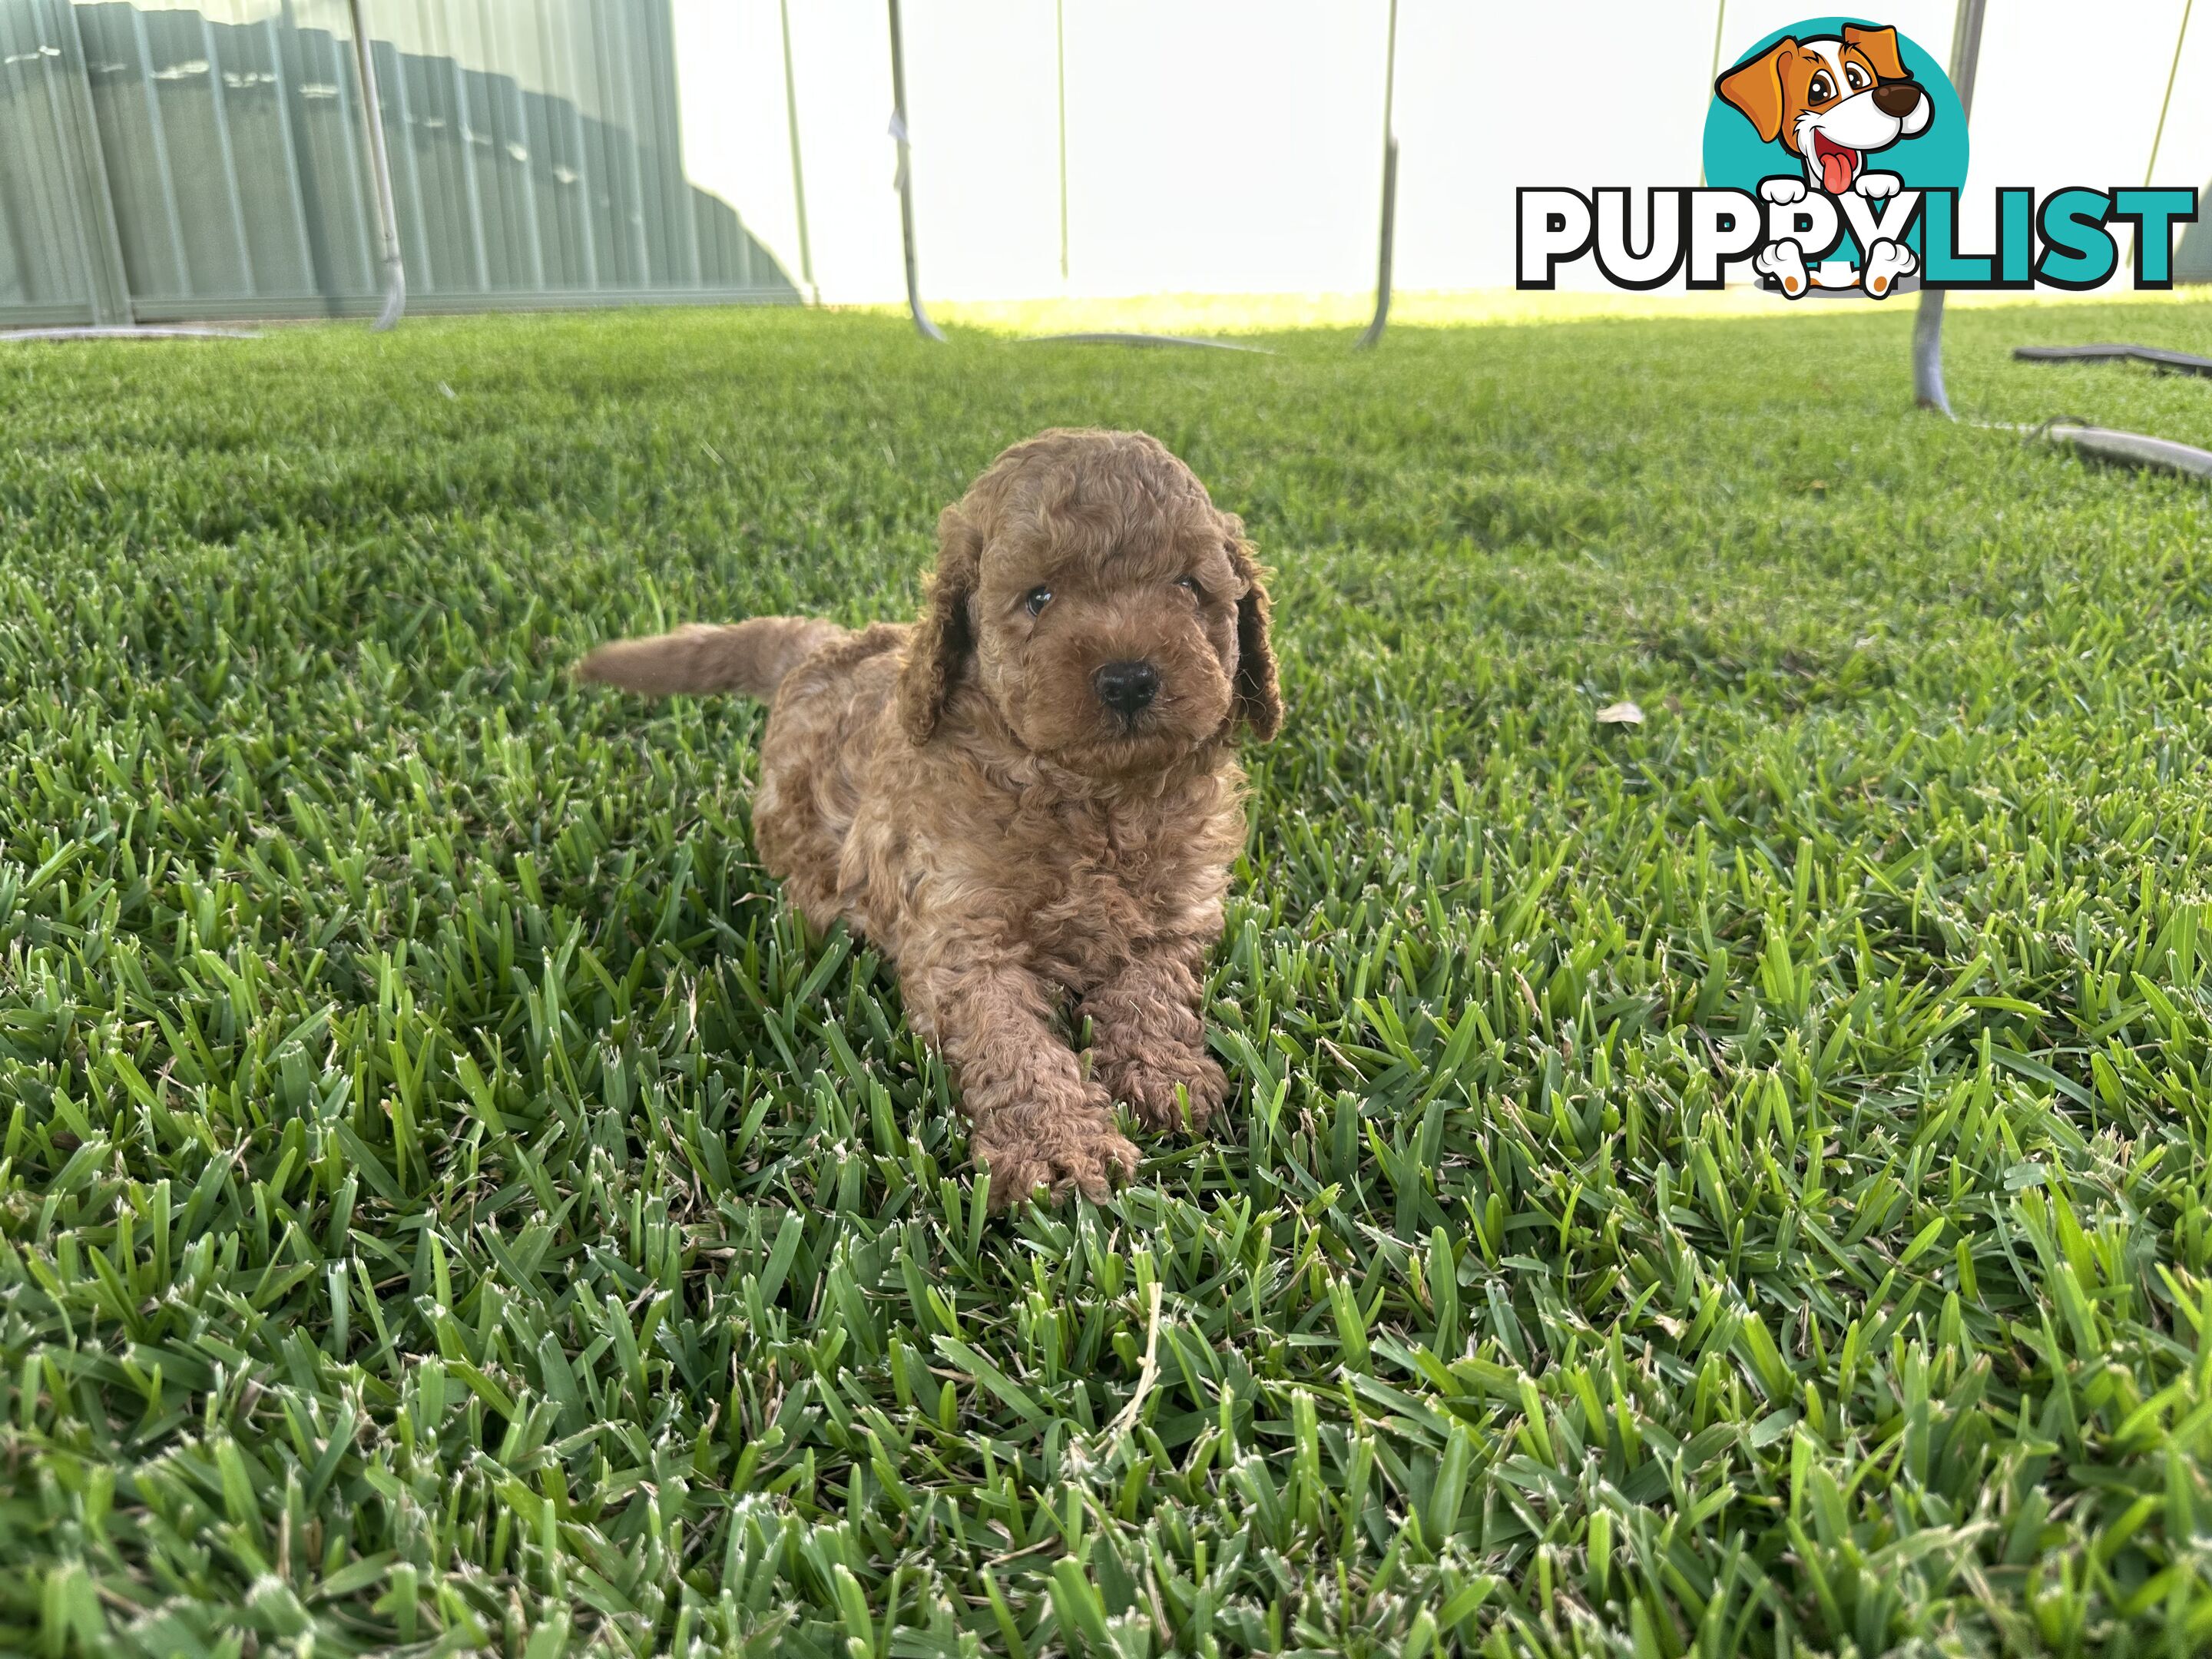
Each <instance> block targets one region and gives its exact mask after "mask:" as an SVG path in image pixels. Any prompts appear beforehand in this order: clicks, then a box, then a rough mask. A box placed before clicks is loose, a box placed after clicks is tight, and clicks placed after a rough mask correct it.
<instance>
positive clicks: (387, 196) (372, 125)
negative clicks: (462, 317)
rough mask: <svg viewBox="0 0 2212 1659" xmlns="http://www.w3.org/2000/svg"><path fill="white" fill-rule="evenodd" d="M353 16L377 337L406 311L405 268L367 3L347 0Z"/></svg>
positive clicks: (354, 53) (362, 0) (361, 0)
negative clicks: (375, 237)
mask: <svg viewBox="0 0 2212 1659" xmlns="http://www.w3.org/2000/svg"><path fill="white" fill-rule="evenodd" d="M347 4H348V6H349V9H351V11H352V13H353V58H354V65H355V68H356V70H357V72H358V73H359V75H360V76H361V108H362V116H363V118H365V119H366V120H367V121H368V171H369V176H370V178H371V179H372V180H373V181H374V184H375V185H376V224H377V229H378V231H379V232H380V234H381V238H382V240H383V244H384V309H383V310H381V311H380V312H379V313H377V314H376V322H375V324H374V328H375V330H376V331H377V332H379V333H381V332H383V331H385V330H386V329H388V328H391V327H392V326H393V325H396V324H397V323H398V321H399V315H400V313H402V312H404V310H406V309H407V266H406V263H405V261H404V260H403V259H402V258H400V254H399V209H398V204H396V203H395V202H394V201H393V200H392V158H391V157H390V156H389V155H386V152H385V148H384V103H383V100H381V99H380V98H379V97H378V96H377V91H376V59H375V58H374V55H373V54H372V53H371V52H370V50H369V45H368V15H367V14H368V0H347Z"/></svg>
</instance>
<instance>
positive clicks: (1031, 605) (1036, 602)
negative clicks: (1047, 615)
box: [1022, 587, 1052, 617]
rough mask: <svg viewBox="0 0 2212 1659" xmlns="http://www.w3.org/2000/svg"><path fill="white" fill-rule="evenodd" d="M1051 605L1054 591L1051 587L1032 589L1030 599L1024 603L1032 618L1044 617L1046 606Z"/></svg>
mask: <svg viewBox="0 0 2212 1659" xmlns="http://www.w3.org/2000/svg"><path fill="white" fill-rule="evenodd" d="M1051 603H1052V589H1050V588H1049V587H1032V588H1031V589H1030V596H1029V598H1027V599H1024V600H1023V601H1022V604H1023V605H1024V607H1025V608H1026V609H1027V610H1028V611H1029V613H1030V615H1031V616H1032V617H1041V616H1042V615H1043V614H1044V608H1045V606H1047V605H1050V604H1051Z"/></svg>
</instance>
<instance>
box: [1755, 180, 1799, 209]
mask: <svg viewBox="0 0 2212 1659" xmlns="http://www.w3.org/2000/svg"><path fill="white" fill-rule="evenodd" d="M1759 194H1760V195H1761V196H1763V197H1765V198H1766V199H1767V200H1768V201H1770V202H1773V203H1777V204H1779V205H1781V206H1783V207H1787V206H1789V205H1790V203H1792V202H1802V201H1803V200H1804V199H1805V181H1804V180H1803V179H1800V178H1798V177H1796V175H1795V174H1794V173H1777V174H1776V175H1775V176H1774V177H1773V178H1771V179H1760V180H1759Z"/></svg>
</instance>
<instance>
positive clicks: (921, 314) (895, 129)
mask: <svg viewBox="0 0 2212 1659" xmlns="http://www.w3.org/2000/svg"><path fill="white" fill-rule="evenodd" d="M890 7H891V137H893V138H895V139H896V140H897V141H898V177H897V178H896V179H895V180H894V181H893V182H894V183H896V185H897V186H898V193H899V235H900V239H901V240H902V243H903V245H904V246H905V249H906V308H907V309H908V311H909V312H911V313H913V314H914V327H915V332H916V333H917V334H919V335H921V337H922V338H923V339H925V340H942V339H943V338H944V337H945V331H944V330H942V329H940V328H939V327H938V325H936V324H935V323H933V322H931V321H930V320H929V313H928V312H927V311H926V310H924V309H923V308H922V304H921V283H920V281H919V280H918V279H917V278H916V276H915V268H914V166H913V162H912V160H911V158H910V157H909V155H908V146H907V138H906V41H905V38H904V36H903V34H902V32H901V30H900V28H899V0H890Z"/></svg>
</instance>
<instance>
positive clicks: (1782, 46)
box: [1713, 36, 1797, 144]
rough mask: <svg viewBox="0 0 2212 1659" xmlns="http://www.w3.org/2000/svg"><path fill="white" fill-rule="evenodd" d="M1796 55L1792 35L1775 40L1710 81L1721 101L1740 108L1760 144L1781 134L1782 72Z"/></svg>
mask: <svg viewBox="0 0 2212 1659" xmlns="http://www.w3.org/2000/svg"><path fill="white" fill-rule="evenodd" d="M1796 58H1797V41H1796V37H1795V36H1791V37H1790V38H1787V39H1784V40H1777V41H1776V42H1775V43H1774V44H1773V45H1772V46H1769V47H1768V48H1767V49H1766V50H1765V52H1761V53H1759V56H1758V57H1756V58H1753V59H1752V60H1751V61H1750V62H1749V63H1747V64H1737V65H1736V66H1735V68H1734V69H1732V70H1729V72H1728V73H1727V74H1726V75H1723V76H1721V78H1720V79H1719V80H1717V81H1716V82H1713V90H1714V91H1715V92H1717V93H1718V94H1720V96H1721V98H1722V99H1723V101H1725V102H1727V103H1729V104H1733V105H1734V106H1735V107H1736V108H1737V109H1739V110H1741V111H1742V112H1743V116H1744V118H1745V119H1746V120H1747V121H1749V122H1750V123H1751V124H1752V125H1753V126H1754V127H1756V128H1757V129H1758V130H1759V143H1763V144H1771V143H1773V142H1774V141H1775V140H1776V139H1777V138H1778V137H1780V136H1781V134H1782V116H1783V112H1784V106H1785V105H1786V103H1787V99H1786V98H1785V96H1784V93H1783V90H1782V71H1783V70H1784V69H1786V68H1788V67H1789V65H1790V64H1792V63H1795V62H1796Z"/></svg>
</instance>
